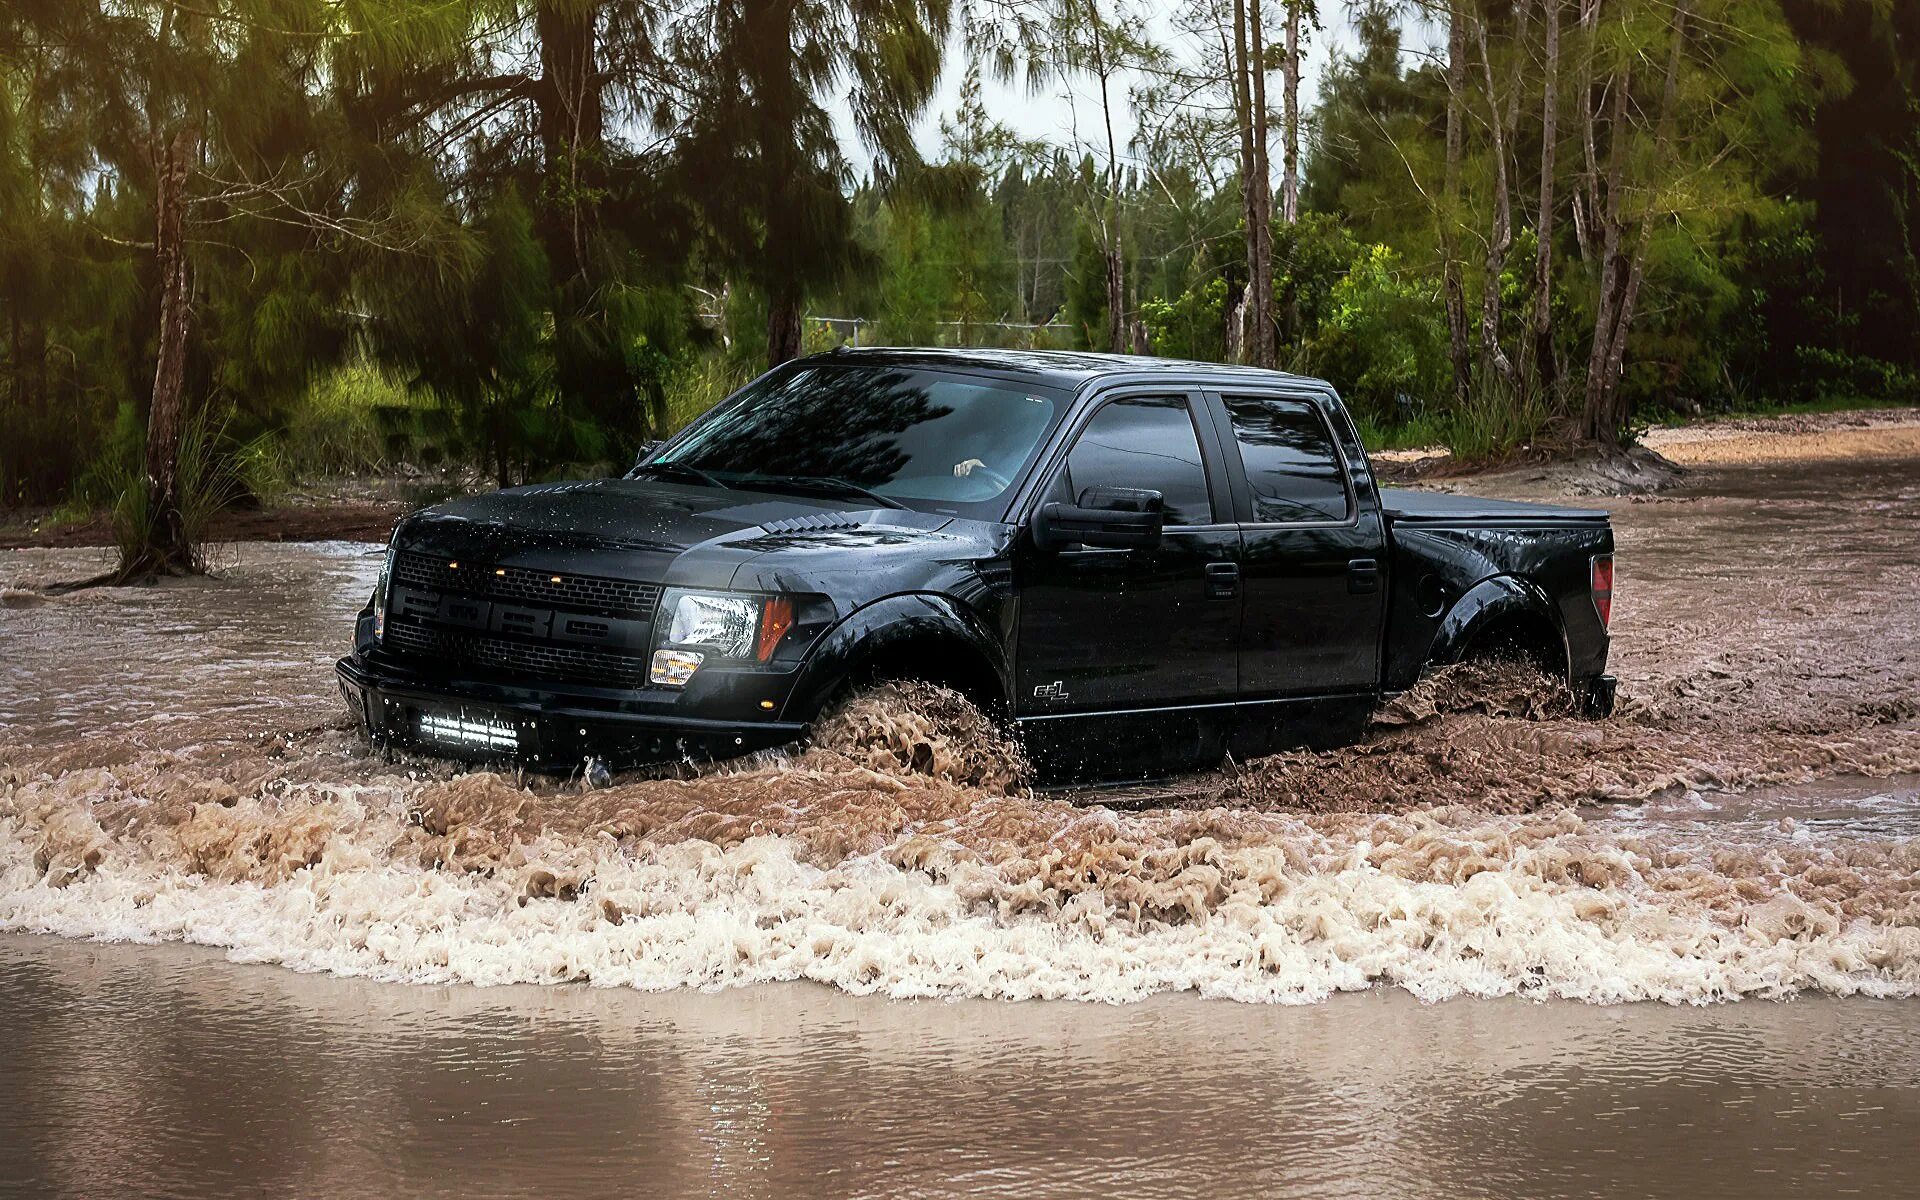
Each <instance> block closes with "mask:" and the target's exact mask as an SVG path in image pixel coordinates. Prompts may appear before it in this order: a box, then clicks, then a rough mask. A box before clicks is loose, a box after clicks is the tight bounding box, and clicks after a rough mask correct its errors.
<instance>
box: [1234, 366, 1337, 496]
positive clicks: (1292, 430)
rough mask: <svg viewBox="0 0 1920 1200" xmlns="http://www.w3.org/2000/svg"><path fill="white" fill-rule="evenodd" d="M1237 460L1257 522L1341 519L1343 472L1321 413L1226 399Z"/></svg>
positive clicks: (1300, 405) (1290, 404)
mask: <svg viewBox="0 0 1920 1200" xmlns="http://www.w3.org/2000/svg"><path fill="white" fill-rule="evenodd" d="M1226 402H1227V415H1228V417H1229V418H1231V419H1232V422H1233V437H1234V441H1236V442H1238V443H1239V444H1240V461H1241V462H1243V463H1245V464H1246V468H1247V484H1248V485H1249V486H1250V487H1251V488H1252V489H1253V519H1254V520H1255V521H1260V522H1280V521H1344V520H1346V519H1347V514H1348V512H1349V511H1350V510H1349V501H1348V498H1347V480H1346V472H1345V471H1344V470H1343V469H1342V467H1341V464H1340V458H1339V456H1338V455H1337V454H1335V453H1334V449H1333V435H1332V434H1331V433H1329V432H1328V430H1327V422H1326V418H1325V417H1323V416H1321V415H1320V410H1319V409H1317V408H1315V407H1314V406H1313V405H1312V404H1309V403H1307V402H1305V401H1301V400H1273V399H1264V398H1256V397H1252V396H1228V397H1227V398H1226Z"/></svg>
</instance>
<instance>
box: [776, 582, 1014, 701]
mask: <svg viewBox="0 0 1920 1200" xmlns="http://www.w3.org/2000/svg"><path fill="white" fill-rule="evenodd" d="M943 651H944V652H947V653H949V654H951V655H954V656H958V657H957V661H959V662H960V663H962V664H964V669H965V671H966V674H967V675H968V676H969V678H968V679H967V682H968V683H969V684H970V685H971V686H970V688H969V690H970V691H974V692H987V693H989V694H987V695H983V696H976V699H981V700H985V701H987V702H989V703H990V704H993V705H998V706H1000V707H1001V708H1002V709H1003V711H1004V709H1005V706H1006V705H1007V704H1008V702H1009V698H1010V697H1011V696H1012V694H1013V692H1012V688H1013V683H1012V681H1013V669H1012V664H1011V663H1010V662H1009V661H1008V660H1007V654H1006V650H1005V649H1004V647H1003V646H1002V644H1001V641H1000V639H998V638H996V637H994V636H993V634H992V633H991V632H990V631H989V630H988V629H987V627H986V626H985V625H984V624H983V623H982V622H981V621H980V619H979V618H978V617H977V616H975V615H974V614H973V613H971V612H970V611H968V610H967V609H966V608H964V607H963V606H962V605H960V604H959V603H957V602H955V601H954V600H952V599H950V598H948V597H946V596H941V595H937V594H931V593H925V592H913V593H908V594H905V595H898V596H889V597H887V598H886V599H884V600H876V601H874V602H873V603H872V604H868V605H865V606H864V607H862V608H859V609H856V610H854V611H853V612H852V613H849V614H848V615H847V616H846V617H845V618H844V619H842V620H841V622H840V623H839V624H838V625H835V626H834V627H833V628H832V629H830V630H828V631H827V633H826V635H825V636H824V637H822V638H821V639H820V641H819V643H818V644H816V645H815V646H814V647H813V649H812V650H811V651H809V652H808V654H807V658H806V662H805V663H804V664H803V665H802V666H801V668H800V675H799V678H798V679H796V680H795V682H794V686H793V690H792V691H791V692H790V693H789V694H788V696H787V702H786V705H785V707H784V708H783V709H782V711H781V714H780V715H781V719H782V720H787V721H811V720H813V719H814V718H815V717H817V716H819V715H820V712H821V710H822V709H823V708H825V707H826V705H827V703H828V702H829V701H830V700H832V699H833V697H834V695H835V694H836V693H837V692H839V690H840V689H841V687H842V685H844V684H845V683H846V681H847V680H848V679H849V678H852V677H853V676H855V675H856V674H857V673H858V672H860V671H861V670H863V669H864V668H866V667H868V666H870V665H871V664H873V663H875V662H876V661H880V660H884V659H885V658H887V657H888V656H889V655H890V654H892V653H896V652H898V653H904V654H909V655H913V654H920V653H928V652H931V653H935V654H938V653H941V652H943ZM955 661H956V660H955V659H952V658H950V659H949V660H948V663H947V664H945V665H948V666H951V665H953V663H954V662H955ZM945 673H947V672H943V671H941V670H938V669H934V664H929V675H930V676H934V677H938V676H941V675H942V674H945Z"/></svg>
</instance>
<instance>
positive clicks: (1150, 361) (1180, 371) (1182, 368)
mask: <svg viewBox="0 0 1920 1200" xmlns="http://www.w3.org/2000/svg"><path fill="white" fill-rule="evenodd" d="M808 361H813V362H841V363H873V364H890V365H895V366H912V367H931V368H935V369H938V368H942V367H945V368H949V369H959V370H974V371H992V372H995V373H999V374H1006V375H1020V376H1026V377H1028V378H1031V379H1034V380H1035V381H1036V382H1042V383H1050V384H1053V385H1055V386H1058V387H1069V388H1071V387H1077V386H1079V385H1081V384H1083V383H1086V382H1087V381H1089V380H1093V379H1102V378H1108V377H1113V376H1127V377H1133V378H1139V377H1146V378H1153V377H1156V376H1165V377H1166V378H1167V379H1169V380H1173V379H1175V378H1178V379H1187V380H1191V379H1204V380H1219V381H1221V382H1235V381H1237V382H1241V383H1247V384H1254V383H1260V384H1266V385H1269V386H1271V385H1272V384H1274V383H1283V382H1284V383H1294V384H1310V385H1312V386H1314V387H1316V388H1325V387H1327V386H1328V385H1327V384H1326V383H1325V382H1323V381H1321V380H1318V379H1312V378H1309V377H1307V376H1305V375H1292V374H1288V373H1287V372H1285V371H1267V370H1262V369H1260V368H1258V367H1242V366H1235V365H1232V364H1229V363H1210V362H1190V361H1188V360H1186V359H1179V358H1154V357H1151V356H1148V355H1137V354H1096V353H1094V352H1092V351H1081V350H950V349H942V348H936V347H914V346H876V347H872V348H868V349H860V350H855V349H850V348H847V347H842V348H840V349H838V350H832V351H829V352H827V353H825V354H816V355H814V356H812V358H811V359H809V360H808Z"/></svg>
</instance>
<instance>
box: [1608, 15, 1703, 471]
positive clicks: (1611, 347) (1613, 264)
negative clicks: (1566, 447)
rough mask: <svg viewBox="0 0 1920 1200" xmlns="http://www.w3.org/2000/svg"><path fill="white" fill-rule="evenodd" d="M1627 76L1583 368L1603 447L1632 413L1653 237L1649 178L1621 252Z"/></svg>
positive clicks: (1675, 50)
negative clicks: (1639, 313) (1635, 335)
mask: <svg viewBox="0 0 1920 1200" xmlns="http://www.w3.org/2000/svg"><path fill="white" fill-rule="evenodd" d="M1688 16H1689V12H1688V7H1687V4H1686V0H1681V3H1679V4H1678V5H1676V6H1675V8H1674V11H1673V42H1672V46H1671V48H1670V50H1669V51H1668V55H1667V75H1666V81H1665V83H1664V84H1663V86H1662V88H1661V94H1660V115H1659V118H1658V121H1657V124H1656V126H1655V130H1654V136H1653V147H1652V154H1651V155H1650V156H1649V157H1650V160H1651V164H1652V165H1650V166H1649V168H1648V169H1649V171H1652V170H1657V169H1658V168H1659V165H1660V164H1662V163H1664V162H1665V161H1666V159H1667V157H1668V156H1669V154H1670V153H1671V151H1672V146H1673V121H1674V116H1675V108H1676V104H1677V101H1678V96H1679V89H1680V61H1681V57H1682V55H1683V53H1684V52H1685V50H1686V42H1687V18H1688ZM1626 90H1627V87H1626V80H1625V79H1624V78H1622V79H1621V80H1620V90H1619V92H1618V93H1616V95H1615V98H1614V114H1615V119H1616V121H1617V122H1618V124H1617V125H1616V126H1615V128H1614V131H1613V134H1614V146H1613V154H1614V161H1613V164H1612V166H1611V168H1610V170H1609V176H1610V178H1609V182H1608V185H1607V186H1608V191H1609V193H1610V194H1609V196H1608V223H1607V224H1608V228H1607V243H1608V256H1607V264H1606V274H1607V276H1608V280H1607V286H1604V287H1603V288H1602V290H1601V304H1600V309H1599V313H1598V319H1597V321H1596V328H1595V330H1594V337H1593V354H1592V356H1591V358H1590V359H1589V360H1588V366H1587V411H1586V422H1585V424H1586V430H1587V435H1588V436H1589V437H1591V438H1593V439H1594V440H1595V441H1598V442H1600V443H1601V444H1602V445H1605V446H1616V445H1618V444H1619V441H1620V431H1621V430H1622V429H1624V428H1626V425H1627V422H1628V421H1629V420H1630V419H1631V417H1632V415H1633V414H1632V413H1631V412H1629V411H1628V405H1627V404H1626V402H1625V399H1624V397H1623V396H1622V395H1621V390H1620V378H1621V374H1622V372H1623V371H1624V369H1625V364H1626V354H1627V334H1628V332H1629V331H1630V330H1631V329H1632V327H1633V316H1634V311H1635V308H1636V306H1637V304H1638V302H1639V298H1640V287H1641V283H1642V281H1643V280H1644V279H1645V277H1646V266H1647V253H1648V249H1649V246H1650V244H1651V242H1652V240H1653V217H1654V207H1655V206H1654V201H1653V192H1654V191H1655V185H1654V183H1653V181H1652V180H1640V181H1638V183H1639V185H1640V187H1639V189H1638V190H1640V191H1642V192H1643V193H1645V195H1644V196H1643V198H1642V200H1641V204H1642V205H1643V207H1642V208H1641V211H1640V220H1639V229H1638V231H1637V233H1636V235H1635V245H1634V250H1633V256H1632V259H1631V260H1630V261H1629V260H1627V259H1625V258H1624V257H1623V255H1622V253H1621V250H1620V243H1621V241H1622V239H1623V236H1624V229H1623V226H1624V224H1625V218H1624V214H1623V213H1622V212H1621V205H1620V203H1619V189H1620V187H1621V185H1622V183H1623V182H1624V180H1623V170H1624V168H1623V166H1622V158H1623V153H1622V142H1623V140H1624V137H1625V132H1624V129H1623V127H1624V125H1625V123H1626V105H1625V96H1626Z"/></svg>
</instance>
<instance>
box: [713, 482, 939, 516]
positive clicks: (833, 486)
mask: <svg viewBox="0 0 1920 1200" xmlns="http://www.w3.org/2000/svg"><path fill="white" fill-rule="evenodd" d="M757 480H765V481H766V482H768V483H773V484H778V485H779V486H781V487H786V488H791V489H793V490H794V491H814V492H839V493H841V494H842V495H845V494H846V493H849V492H851V493H852V494H854V495H856V496H864V497H866V498H867V499H869V500H871V501H873V502H874V503H875V504H878V505H880V506H881V507H883V508H902V509H903V508H905V507H906V505H904V504H902V503H900V502H899V501H898V500H895V499H894V498H893V497H892V496H882V495H881V494H880V493H879V492H876V491H874V490H873V489H872V488H869V487H862V486H860V485H859V484H857V483H854V482H853V481H852V480H848V479H841V478H840V477H839V476H837V475H748V476H746V477H745V478H743V479H741V481H740V482H741V483H744V484H747V485H748V486H752V484H753V483H754V482H755V481H757Z"/></svg>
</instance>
